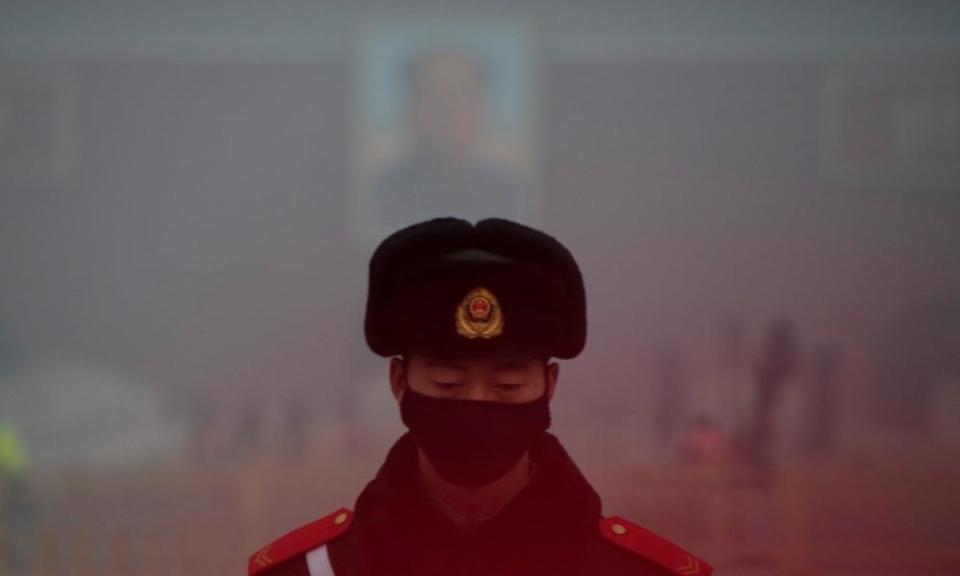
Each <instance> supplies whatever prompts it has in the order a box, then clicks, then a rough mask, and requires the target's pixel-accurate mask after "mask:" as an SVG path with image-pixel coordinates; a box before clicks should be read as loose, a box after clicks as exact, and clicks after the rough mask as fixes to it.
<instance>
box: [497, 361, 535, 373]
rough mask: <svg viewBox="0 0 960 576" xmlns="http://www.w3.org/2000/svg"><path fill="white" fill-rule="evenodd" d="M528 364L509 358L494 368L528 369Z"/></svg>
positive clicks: (503, 369)
mask: <svg viewBox="0 0 960 576" xmlns="http://www.w3.org/2000/svg"><path fill="white" fill-rule="evenodd" d="M526 369H527V364H526V363H525V362H520V361H519V360H507V361H505V362H501V363H500V364H497V365H496V367H495V368H494V370H502V371H505V370H526Z"/></svg>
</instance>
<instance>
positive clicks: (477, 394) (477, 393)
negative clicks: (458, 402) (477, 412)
mask: <svg viewBox="0 0 960 576" xmlns="http://www.w3.org/2000/svg"><path fill="white" fill-rule="evenodd" d="M466 398H467V400H477V401H481V402H488V401H491V400H494V399H495V398H494V397H493V391H492V390H491V389H490V387H489V386H484V385H483V384H482V383H474V384H471V385H469V386H467V397H466Z"/></svg>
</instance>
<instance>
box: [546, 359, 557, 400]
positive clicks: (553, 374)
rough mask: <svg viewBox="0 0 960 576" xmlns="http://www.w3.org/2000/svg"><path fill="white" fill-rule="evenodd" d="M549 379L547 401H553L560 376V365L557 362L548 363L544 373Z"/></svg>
mask: <svg viewBox="0 0 960 576" xmlns="http://www.w3.org/2000/svg"><path fill="white" fill-rule="evenodd" d="M544 372H545V374H546V378H547V382H546V385H547V389H546V394H547V400H552V399H553V391H554V390H556V388H557V376H559V375H560V365H559V364H557V363H556V362H548V363H547V367H546V370H545V371H544Z"/></svg>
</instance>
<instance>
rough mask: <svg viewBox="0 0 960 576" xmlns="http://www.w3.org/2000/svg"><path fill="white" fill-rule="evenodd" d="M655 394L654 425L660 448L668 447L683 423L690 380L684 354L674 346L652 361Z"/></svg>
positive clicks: (663, 350) (666, 347) (659, 353)
mask: <svg viewBox="0 0 960 576" xmlns="http://www.w3.org/2000/svg"><path fill="white" fill-rule="evenodd" d="M653 385H654V390H655V394H656V400H655V401H654V411H653V425H654V430H655V433H656V438H657V443H658V447H659V448H669V447H670V446H671V444H672V443H673V442H674V441H675V440H676V438H677V435H678V433H679V432H680V426H681V425H682V424H683V423H684V422H685V412H686V407H687V406H688V405H689V401H688V400H689V394H690V390H689V389H690V378H689V370H688V369H687V363H686V360H685V359H684V357H683V352H682V351H681V350H680V347H679V346H677V345H676V344H671V345H668V346H665V347H664V348H663V349H661V350H660V351H659V352H658V353H657V355H656V356H655V357H654V359H653Z"/></svg>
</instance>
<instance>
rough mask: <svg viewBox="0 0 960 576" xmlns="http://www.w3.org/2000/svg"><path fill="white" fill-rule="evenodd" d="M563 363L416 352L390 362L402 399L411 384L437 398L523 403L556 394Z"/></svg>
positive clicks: (394, 385) (393, 384)
mask: <svg viewBox="0 0 960 576" xmlns="http://www.w3.org/2000/svg"><path fill="white" fill-rule="evenodd" d="M558 372H559V366H558V365H557V364H556V363H548V362H547V360H546V359H544V358H508V357H495V358H458V359H449V358H434V357H431V356H424V355H420V354H412V355H410V356H408V357H407V360H406V362H404V361H403V360H400V359H399V358H394V359H392V360H391V362H390V385H391V388H392V390H393V394H394V396H395V397H396V398H397V400H398V401H399V400H400V398H401V397H402V395H403V391H404V389H405V388H406V387H407V386H409V387H410V388H411V389H413V390H414V391H415V392H419V393H420V394H423V395H425V396H432V397H434V398H447V399H455V400H480V401H488V402H507V403H521V402H531V401H533V400H536V399H537V398H539V397H540V396H541V395H543V394H544V393H546V394H547V396H548V397H552V396H553V390H554V387H555V386H556V383H557V374H558Z"/></svg>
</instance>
